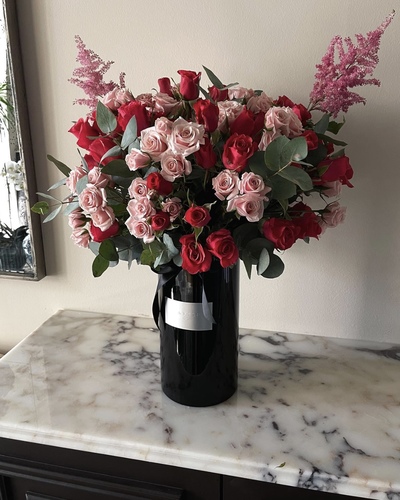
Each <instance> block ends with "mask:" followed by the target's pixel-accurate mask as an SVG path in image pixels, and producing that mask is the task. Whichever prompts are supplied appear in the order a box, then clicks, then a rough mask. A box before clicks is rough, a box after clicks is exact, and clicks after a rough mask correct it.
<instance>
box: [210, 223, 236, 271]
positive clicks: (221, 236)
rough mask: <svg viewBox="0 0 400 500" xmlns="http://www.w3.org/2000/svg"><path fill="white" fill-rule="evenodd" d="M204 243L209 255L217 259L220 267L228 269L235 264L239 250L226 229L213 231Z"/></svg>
mask: <svg viewBox="0 0 400 500" xmlns="http://www.w3.org/2000/svg"><path fill="white" fill-rule="evenodd" d="M206 242H207V248H208V249H209V250H210V253H211V254H212V255H214V256H215V257H217V258H218V259H219V261H220V264H221V266H222V267H229V266H231V265H232V264H235V262H237V260H238V258H239V250H238V248H237V246H236V245H235V242H234V241H233V238H232V235H231V233H230V231H228V229H220V230H219V231H214V232H213V233H211V234H210V236H209V237H208V238H207V240H206Z"/></svg>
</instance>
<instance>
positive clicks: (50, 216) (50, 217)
mask: <svg viewBox="0 0 400 500" xmlns="http://www.w3.org/2000/svg"><path fill="white" fill-rule="evenodd" d="M61 209H62V205H61V203H60V205H59V206H58V207H57V208H56V209H55V210H53V211H52V212H50V213H49V215H48V216H47V217H46V218H45V219H44V220H43V223H45V222H50V221H51V220H53V219H54V217H56V216H57V215H58V214H59V213H60V212H61Z"/></svg>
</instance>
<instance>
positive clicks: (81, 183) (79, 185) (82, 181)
mask: <svg viewBox="0 0 400 500" xmlns="http://www.w3.org/2000/svg"><path fill="white" fill-rule="evenodd" d="M87 183H88V176H87V175H84V176H83V177H81V178H80V179H79V181H78V182H77V183H76V187H75V191H76V193H77V194H81V193H82V191H83V190H84V189H85V188H86V186H87Z"/></svg>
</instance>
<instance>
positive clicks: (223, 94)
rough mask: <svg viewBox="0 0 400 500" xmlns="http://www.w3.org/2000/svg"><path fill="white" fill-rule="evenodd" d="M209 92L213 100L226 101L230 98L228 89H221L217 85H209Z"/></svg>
mask: <svg viewBox="0 0 400 500" xmlns="http://www.w3.org/2000/svg"><path fill="white" fill-rule="evenodd" d="M208 93H209V94H210V97H211V99H212V100H213V101H215V102H219V101H226V100H227V99H228V89H224V90H220V89H217V87H216V86H215V85H213V86H212V87H208Z"/></svg>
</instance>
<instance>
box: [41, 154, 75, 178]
mask: <svg viewBox="0 0 400 500" xmlns="http://www.w3.org/2000/svg"><path fill="white" fill-rule="evenodd" d="M47 159H48V160H50V161H51V162H52V163H54V165H55V166H56V167H57V168H58V170H59V171H60V172H61V173H62V174H64V175H65V177H68V176H69V173H70V172H71V169H70V168H69V167H67V165H65V163H62V162H61V161H59V160H56V159H55V158H54V157H53V156H51V155H47Z"/></svg>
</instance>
